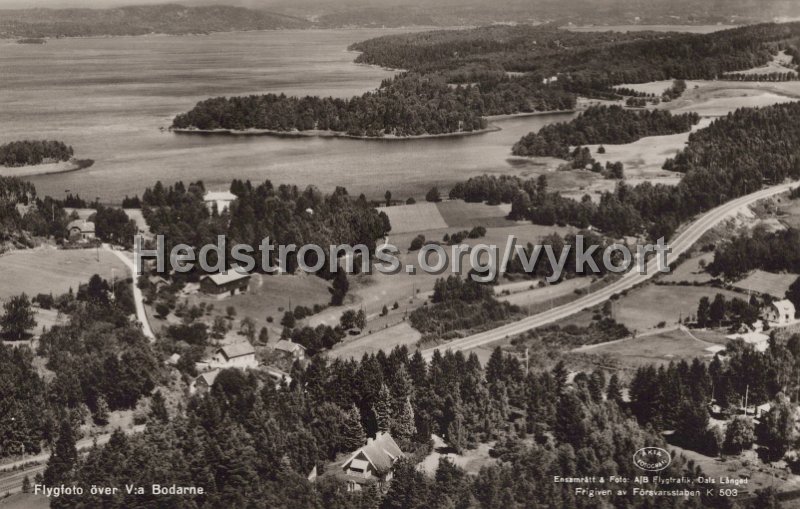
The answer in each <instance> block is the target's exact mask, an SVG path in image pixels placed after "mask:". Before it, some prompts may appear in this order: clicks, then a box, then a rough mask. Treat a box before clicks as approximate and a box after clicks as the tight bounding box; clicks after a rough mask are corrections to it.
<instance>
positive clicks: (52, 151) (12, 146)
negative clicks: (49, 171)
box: [0, 140, 73, 167]
mask: <svg viewBox="0 0 800 509" xmlns="http://www.w3.org/2000/svg"><path fill="white" fill-rule="evenodd" d="M72 155H73V151H72V147H70V146H69V145H65V144H64V142H62V141H52V140H51V141H48V140H25V141H12V142H11V143H6V144H5V145H0V166H11V167H17V166H28V165H33V164H42V163H51V162H58V161H69V159H70V158H71V157H72Z"/></svg>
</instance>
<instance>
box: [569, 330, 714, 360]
mask: <svg viewBox="0 0 800 509" xmlns="http://www.w3.org/2000/svg"><path fill="white" fill-rule="evenodd" d="M711 346H714V344H713V343H709V342H706V341H702V340H699V339H698V338H696V337H694V336H693V335H692V334H691V332H690V331H687V330H683V329H682V328H677V329H673V330H668V331H664V332H659V333H654V334H650V335H646V336H639V337H636V338H628V339H623V340H619V341H612V342H610V343H604V344H600V345H590V346H585V347H581V348H578V349H576V350H573V352H575V353H585V354H592V355H607V356H610V357H612V358H614V359H615V360H618V361H619V362H620V363H622V364H623V365H626V366H631V367H638V366H644V365H648V364H660V363H669V362H670V361H679V360H691V359H694V358H710V357H711V356H712V354H711V353H710V352H709V351H707V350H706V348H708V347H711Z"/></svg>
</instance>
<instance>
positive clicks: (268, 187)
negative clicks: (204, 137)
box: [141, 180, 391, 278]
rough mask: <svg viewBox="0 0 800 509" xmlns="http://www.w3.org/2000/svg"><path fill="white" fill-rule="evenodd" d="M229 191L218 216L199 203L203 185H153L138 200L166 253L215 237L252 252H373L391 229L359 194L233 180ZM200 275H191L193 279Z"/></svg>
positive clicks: (292, 265)
mask: <svg viewBox="0 0 800 509" xmlns="http://www.w3.org/2000/svg"><path fill="white" fill-rule="evenodd" d="M230 191H231V192H232V193H233V194H234V195H236V197H237V199H236V200H235V201H234V202H233V203H232V204H231V206H230V210H224V211H222V213H220V212H219V211H217V210H216V209H214V210H211V211H209V209H208V207H207V206H206V204H205V203H204V202H203V194H204V193H205V186H204V185H203V183H202V182H195V183H192V184H189V185H188V186H187V185H184V184H183V183H182V182H178V183H176V184H174V185H171V186H168V187H165V186H164V185H163V184H162V183H161V182H157V183H156V184H155V185H154V186H153V187H152V188H147V189H146V190H145V192H144V194H143V195H142V200H141V201H142V213H143V215H144V217H145V219H146V220H147V224H148V226H149V227H150V231H151V232H152V233H153V234H154V235H164V238H165V243H166V249H167V252H169V251H170V250H171V249H172V246H175V245H177V244H180V243H184V244H187V245H189V246H194V247H195V248H197V249H199V248H200V247H201V246H203V245H205V244H216V242H217V235H225V236H226V239H227V242H226V245H227V248H228V249H231V248H232V247H233V246H234V245H236V244H248V245H250V246H254V247H257V246H259V245H261V242H262V240H263V239H266V238H268V239H270V242H271V243H272V245H274V246H278V245H284V246H288V245H290V244H295V245H297V246H302V245H304V244H315V245H318V246H322V248H323V251H324V252H325V253H327V252H328V250H329V249H328V248H329V246H331V245H334V246H338V245H340V244H347V245H351V246H355V245H359V244H363V245H365V246H367V248H368V249H369V250H370V252H373V251H374V250H375V247H376V240H377V239H379V238H381V237H383V236H384V234H386V233H387V232H388V231H390V230H391V225H390V224H389V218H388V217H387V216H386V214H385V213H382V212H378V211H377V210H375V208H374V207H373V206H372V205H371V204H370V203H369V202H368V201H367V200H366V198H365V197H364V196H363V195H361V196H358V197H352V196H350V195H349V194H348V193H347V190H346V189H344V188H343V187H337V188H336V190H334V192H333V193H332V194H327V195H326V194H323V193H322V192H320V191H319V190H318V189H316V188H315V187H313V186H309V187H307V188H306V189H304V190H302V191H301V190H300V189H298V188H297V186H290V185H284V184H281V185H279V186H277V187H275V186H273V184H272V183H271V182H270V181H265V182H264V183H262V184H258V185H253V184H252V183H251V182H250V181H241V180H234V181H233V182H232V183H231V186H230ZM276 251H277V250H274V251H273V252H272V253H271V258H270V260H269V261H270V263H271V264H272V265H273V266H277V252H276ZM313 254H314V253H313V252H312V253H310V254H309V256H308V263H309V265H313V261H312V260H311V257H312V255H313ZM257 265H260V264H257ZM296 268H297V259H296V254H294V253H293V254H291V255H290V256H288V258H287V266H286V270H288V271H290V272H293V271H294V270H295V269H296ZM327 268H328V264H327V263H326V264H325V267H323V269H322V272H321V273H320V275H322V276H324V277H329V276H330V277H332V276H333V275H332V274H328V273H327ZM199 275H200V274H197V273H190V277H193V278H196V277H199Z"/></svg>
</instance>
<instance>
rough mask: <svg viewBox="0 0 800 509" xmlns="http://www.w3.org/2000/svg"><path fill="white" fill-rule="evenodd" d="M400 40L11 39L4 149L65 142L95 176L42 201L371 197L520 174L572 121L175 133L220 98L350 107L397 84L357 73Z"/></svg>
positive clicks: (288, 34)
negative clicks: (541, 142) (383, 133)
mask: <svg viewBox="0 0 800 509" xmlns="http://www.w3.org/2000/svg"><path fill="white" fill-rule="evenodd" d="M392 32H398V31H393V30H368V29H365V30H305V31H274V32H248V33H232V34H215V35H210V36H177V37H167V36H145V37H121V38H95V39H63V40H55V41H50V42H48V43H47V44H45V45H41V46H40V45H27V44H16V43H13V42H8V41H4V42H0V142H2V143H5V142H7V141H11V140H17V139H25V138H39V139H44V138H47V139H58V140H63V141H65V142H66V143H68V144H71V145H73V147H74V148H75V152H76V155H77V156H78V157H81V158H91V159H94V160H95V165H94V166H93V167H91V168H89V169H86V170H81V171H78V172H74V173H67V174H60V175H46V176H38V177H32V178H31V179H30V180H31V181H33V182H34V183H35V184H36V186H37V189H38V190H39V192H40V194H50V195H53V196H62V195H63V193H64V191H65V190H66V189H69V190H70V191H71V192H73V193H75V192H78V193H80V194H81V196H83V197H86V198H89V199H93V198H94V197H100V198H101V199H102V200H103V201H106V202H115V201H119V200H120V199H121V198H122V197H123V196H124V195H126V194H127V195H133V194H141V192H142V191H143V190H144V188H145V187H146V186H149V185H152V184H153V183H154V182H155V181H156V180H159V179H160V180H162V181H164V182H173V181H176V180H184V181H190V180H198V179H201V180H203V181H204V182H206V185H207V186H209V187H220V188H223V187H226V186H227V184H228V183H229V182H230V180H231V179H232V178H242V179H251V180H253V181H262V180H265V179H271V180H272V181H273V182H275V183H294V184H297V185H300V186H305V185H308V184H314V185H317V186H319V187H320V188H322V189H323V190H331V189H333V187H334V186H336V185H344V186H346V187H347V188H348V189H349V190H350V192H351V193H359V192H364V193H366V194H368V195H369V196H370V197H376V198H377V197H379V196H382V195H383V192H384V190H386V189H391V190H392V191H393V193H394V194H395V196H397V197H401V196H406V195H412V194H413V195H420V194H424V192H425V191H426V190H427V189H428V188H430V186H431V185H433V184H440V185H444V186H447V185H448V184H451V183H452V182H454V181H458V180H462V179H464V178H467V177H469V176H472V175H477V174H482V173H509V172H510V171H512V170H513V169H514V167H513V166H512V163H513V161H509V160H508V158H509V156H510V147H511V145H512V144H513V143H514V142H515V141H517V140H518V139H519V138H520V137H521V136H522V135H524V134H526V133H527V132H529V131H532V130H537V129H539V128H540V127H542V126H543V125H545V124H547V123H549V122H553V121H556V120H558V121H563V120H565V119H566V118H568V117H567V116H565V115H543V116H535V117H518V118H513V119H510V120H503V121H500V122H497V123H496V124H497V125H499V126H500V127H502V131H499V132H494V133H487V134H482V135H476V136H469V137H463V138H442V139H429V140H406V141H394V142H393V141H369V140H367V141H365V140H348V139H331V138H274V137H231V136H193V135H179V134H173V133H169V132H163V131H161V130H160V128H161V127H167V126H169V124H170V123H171V119H172V117H173V116H174V115H175V114H177V113H180V112H182V111H185V110H188V109H190V108H191V107H192V106H193V105H194V104H195V103H196V102H197V101H198V100H201V99H204V98H207V97H211V96H216V95H246V94H256V93H264V92H285V93H287V94H289V95H306V94H312V95H323V96H336V97H349V96H352V95H356V94H360V93H363V92H365V91H367V90H370V89H373V88H376V87H377V86H378V84H379V83H380V81H381V80H382V79H384V78H387V77H389V76H391V75H392V74H393V73H392V72H390V71H386V70H383V69H380V68H377V67H371V66H362V65H356V64H354V63H353V59H354V58H355V56H356V55H355V54H354V53H350V52H348V51H347V50H346V48H347V46H348V45H349V44H350V43H352V42H355V41H359V40H364V39H368V38H370V37H375V36H378V35H383V34H387V33H392Z"/></svg>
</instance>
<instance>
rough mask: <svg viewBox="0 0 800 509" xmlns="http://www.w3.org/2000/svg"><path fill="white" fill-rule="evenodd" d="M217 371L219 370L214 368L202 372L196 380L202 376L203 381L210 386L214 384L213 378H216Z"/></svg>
mask: <svg viewBox="0 0 800 509" xmlns="http://www.w3.org/2000/svg"><path fill="white" fill-rule="evenodd" d="M219 371H220V370H218V369H215V370H213V371H207V372H205V373H203V374H202V375H200V376H198V377H197V381H199V380H200V379H201V378H202V379H203V381H204V382H205V383H206V385H208V386H209V387H211V386H212V385H214V380H216V379H217V375H219Z"/></svg>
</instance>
